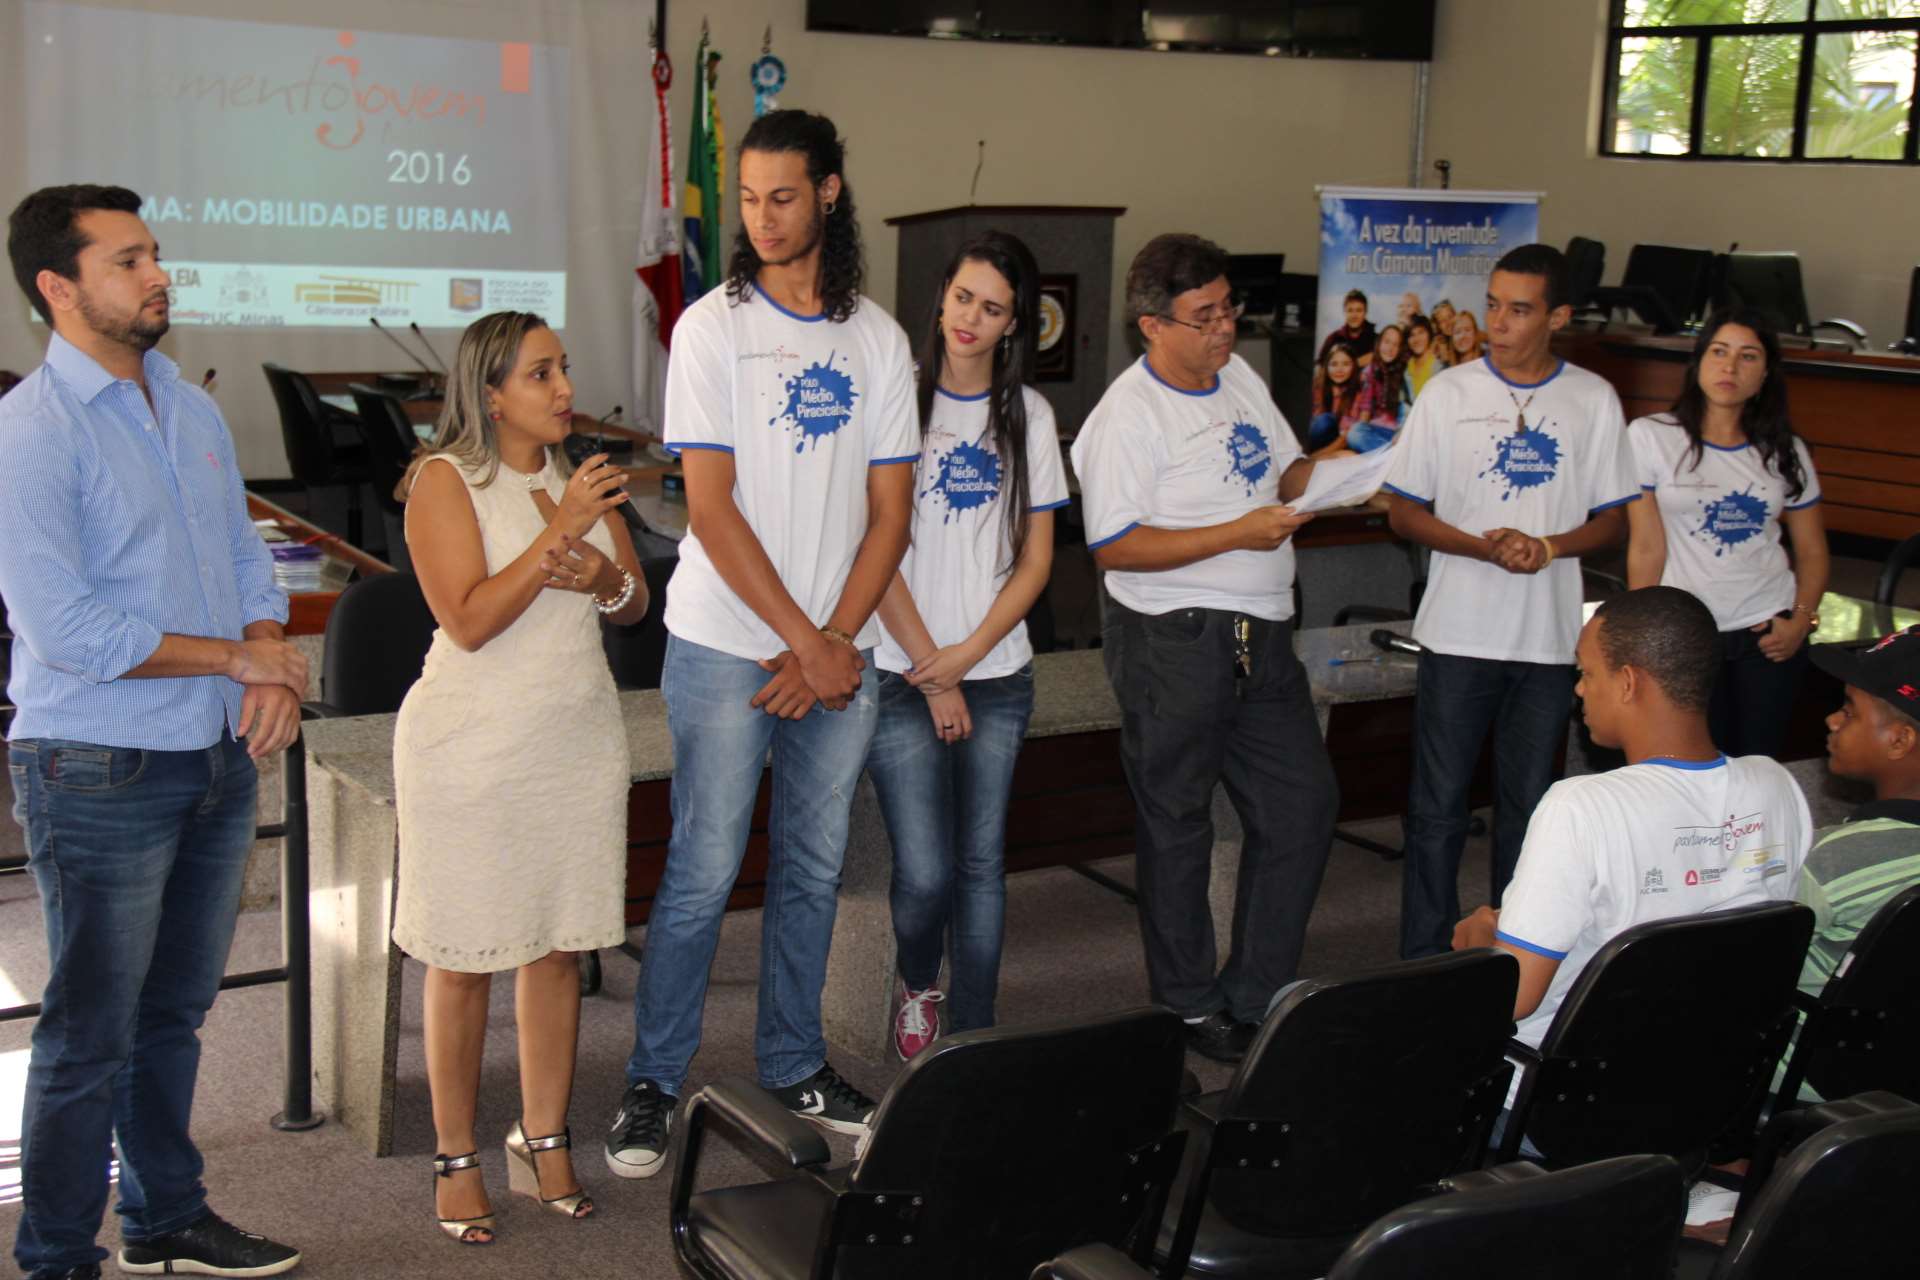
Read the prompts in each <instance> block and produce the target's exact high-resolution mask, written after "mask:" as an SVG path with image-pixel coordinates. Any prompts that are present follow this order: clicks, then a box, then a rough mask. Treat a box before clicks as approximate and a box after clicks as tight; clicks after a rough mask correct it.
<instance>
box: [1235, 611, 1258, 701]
mask: <svg viewBox="0 0 1920 1280" xmlns="http://www.w3.org/2000/svg"><path fill="white" fill-rule="evenodd" d="M1233 665H1234V668H1235V672H1236V674H1235V676H1234V681H1233V691H1234V693H1235V694H1236V695H1238V694H1239V692H1240V682H1241V681H1242V680H1247V679H1251V678H1252V676H1253V623H1252V622H1250V621H1248V619H1247V616H1246V615H1245V614H1235V615H1234V619H1233Z"/></svg>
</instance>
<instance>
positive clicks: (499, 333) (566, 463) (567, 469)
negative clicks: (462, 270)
mask: <svg viewBox="0 0 1920 1280" xmlns="http://www.w3.org/2000/svg"><path fill="white" fill-rule="evenodd" d="M546 327H547V322H546V321H545V320H544V319H543V318H541V317H540V316H537V315H535V314H534V313H533V312H531V311H495V312H494V313H493V314H491V315H484V316H481V317H480V318H479V319H478V320H475V321H474V322H473V323H472V324H470V325H468V326H467V330H466V332H465V333H463V334H461V335H460V349H459V350H458V351H457V352H456V353H455V354H454V357H453V372H452V374H450V375H449V376H448V378H447V395H446V399H445V400H444V401H442V402H441V405H440V417H439V420H438V421H437V422H435V424H434V428H433V440H432V442H431V443H429V444H428V445H427V446H426V448H425V449H423V450H422V451H421V453H420V455H419V456H418V457H416V458H415V459H414V460H413V465H412V466H410V467H408V468H407V477H406V480H405V482H404V484H403V485H402V486H401V487H402V489H403V491H404V492H407V493H411V492H412V491H413V479H414V477H415V476H416V475H418V474H419V471H420V464H421V463H422V462H425V461H426V460H427V459H428V458H430V457H433V456H436V455H439V454H445V455H447V456H448V457H450V458H452V459H453V461H454V462H455V463H456V464H457V465H458V466H459V467H460V469H461V470H462V471H465V472H468V473H473V472H478V473H479V480H478V481H477V486H478V487H479V488H482V489H484V488H486V487H487V486H488V485H490V484H492V483H493V481H494V478H495V477H497V476H498V475H499V474H500V435H499V431H498V430H497V429H496V428H495V426H494V422H493V417H492V415H490V414H489V413H488V412H487V391H488V390H489V389H490V388H491V389H496V390H497V389H498V388H499V387H500V386H501V384H503V383H504V382H506V380H507V375H508V374H510V373H512V372H513V366H514V364H515V363H516V362H517V361H518V360H519V359H520V344H521V343H522V342H524V341H525V340H526V337H527V335H528V334H529V333H532V332H533V331H534V330H536V329H544V328H546ZM547 452H548V453H549V454H550V455H551V457H552V459H553V464H554V466H555V468H556V469H558V471H559V472H560V474H561V475H562V476H566V475H569V474H571V473H572V471H573V464H572V461H571V460H570V459H569V458H568V457H567V451H566V450H565V449H562V448H557V447H556V448H550V449H548V451H547Z"/></svg>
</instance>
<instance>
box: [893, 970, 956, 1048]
mask: <svg viewBox="0 0 1920 1280" xmlns="http://www.w3.org/2000/svg"><path fill="white" fill-rule="evenodd" d="M900 992H901V997H900V1012H898V1013H896V1014H895V1015H894V1016H893V1049H894V1052H895V1053H898V1054H899V1055H900V1061H902V1062H911V1061H913V1055H914V1054H916V1053H919V1052H920V1051H921V1050H922V1049H924V1048H926V1047H927V1046H928V1045H930V1044H932V1043H933V1042H934V1041H935V1040H937V1039H939V1038H940V1011H939V1010H938V1009H935V1008H934V1007H933V1006H934V1005H936V1004H939V1003H940V1002H941V1001H942V1000H945V999H946V998H947V997H946V993H944V992H943V991H941V990H940V988H938V987H928V988H927V989H926V990H925V991H910V990H908V989H907V984H906V983H904V982H902V983H901V984H900Z"/></svg>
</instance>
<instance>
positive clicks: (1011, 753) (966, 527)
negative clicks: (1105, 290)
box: [867, 231, 1068, 1059]
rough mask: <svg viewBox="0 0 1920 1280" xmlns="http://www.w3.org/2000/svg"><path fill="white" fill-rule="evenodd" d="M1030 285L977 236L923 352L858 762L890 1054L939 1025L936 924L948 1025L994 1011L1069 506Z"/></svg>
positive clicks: (1020, 250)
mask: <svg viewBox="0 0 1920 1280" xmlns="http://www.w3.org/2000/svg"><path fill="white" fill-rule="evenodd" d="M1039 293H1040V290H1039V271H1038V268H1037V267H1036V266H1035V265H1034V260H1033V255H1032V254H1031V253H1030V252H1028V250H1027V247H1026V246H1025V245H1024V244H1022V243H1021V242H1020V241H1019V240H1017V239H1015V238H1014V237H1013V236H1010V235H1006V234H1003V233H1001V232H997V231H989V232H986V233H984V234H983V235H980V236H978V237H976V238H975V239H973V240H971V241H969V242H968V243H967V244H965V245H963V246H961V248H960V251H959V252H958V253H957V254H955V255H954V258H953V261H952V262H951V263H949V264H948V267H947V270H946V272H945V274H944V276H943V277H942V280H941V285H940V294H939V303H938V307H937V310H936V311H935V314H934V318H933V325H932V328H931V330H930V332H929V333H928V336H927V342H926V345H925V347H924V348H923V351H922V355H921V359H920V384H919V392H920V421H921V452H920V463H919V474H918V476H917V479H916V483H915V485H914V494H915V496H914V511H913V544H912V546H911V548H910V549H909V550H908V552H907V555H906V558H905V559H904V560H902V561H901V564H900V571H899V573H897V574H896V575H895V576H894V579H893V585H892V586H891V587H890V588H889V589H888V591H887V594H886V597H885V598H884V599H883V600H882V601H881V602H880V610H879V613H880V624H881V628H882V632H883V634H882V637H881V644H880V648H879V651H878V653H877V654H876V655H875V665H877V666H878V667H879V668H880V671H881V676H880V723H879V727H878V728H877V729H876V730H875V732H874V736H873V746H872V748H871V750H870V753H869V755H868V758H867V770H868V772H869V773H871V774H872V776H873V782H874V788H875V791H876V792H877V793H878V795H879V799H880V809H881V813H882V815H883V816H884V817H885V819H886V824H887V835H888V838H889V839H890V840H891V842H892V844H893V889H892V906H893V929H894V936H895V940H896V942H897V943H898V946H899V953H900V976H901V982H902V986H903V991H902V995H901V1004H900V1009H899V1012H898V1014H897V1016H896V1018H895V1021H894V1047H895V1048H896V1049H897V1050H898V1051H899V1054H900V1056H901V1058H902V1059H908V1058H911V1057H913V1055H914V1054H916V1053H918V1052H919V1051H920V1050H921V1049H924V1048H925V1047H926V1046H927V1045H929V1044H931V1043H932V1042H933V1040H934V1038H935V1037H936V1036H937V1035H938V1034H939V1015H938V1013H937V1011H936V1010H935V1009H934V1006H935V1005H936V1004H938V1003H940V1002H942V1001H944V1000H947V999H948V997H947V996H946V995H945V994H943V993H942V992H941V991H940V989H939V987H938V986H937V982H938V979H939V976H940V961H941V953H942V951H943V950H944V946H945V942H946V935H947V926H948V923H949V921H951V923H952V926H953V955H952V963H951V972H950V983H949V985H950V987H951V989H952V998H951V1002H950V1003H949V1006H948V1008H949V1017H948V1022H949V1026H950V1027H951V1029H953V1030H955V1031H965V1030H970V1029H973V1028H977V1027H988V1026H992V1025H993V1020H994V1018H993V998H994V990H995V988H996V987H997V986H998V983H999V973H1000V944H1001V935H1002V927H1003V921H1004V916H1005V912H1006V880H1005V875H1006V868H1005V862H1006V858H1005V844H1006V825H1007V797H1008V793H1009V791H1010V789H1011V788H1012V785H1013V765H1014V761H1015V759H1016V758H1017V757H1018V755H1019V753H1020V744H1021V742H1022V740H1023V739H1024V738H1025V737H1026V732H1027V720H1028V717H1029V716H1030V715H1031V713H1032V711H1033V665H1032V661H1031V659H1032V657H1033V647H1032V645H1030V644H1029V643H1028V641H1027V633H1026V623H1025V621H1024V620H1025V618H1026V616H1027V611H1028V610H1029V609H1031V608H1032V607H1033V603H1034V601H1035V600H1037V599H1038V598H1039V596H1040V593H1041V592H1042V591H1043V590H1045V589H1046V585H1047V576H1048V574H1049V572H1050V571H1051V569H1052V565H1053V512H1054V510H1055V509H1056V508H1058V507H1063V506H1065V505H1066V504H1067V501H1068V497H1067V485H1066V475H1065V468H1064V466H1063V465H1062V463H1061V460H1060V446H1059V442H1058V440H1057V439H1056V437H1055V432H1054V423H1053V411H1052V410H1051V409H1050V408H1049V407H1048V406H1047V402H1046V401H1045V400H1044V399H1042V398H1041V397H1040V395H1039V393H1037V392H1035V391H1034V390H1033V389H1032V388H1031V387H1028V386H1025V385H1024V384H1023V381H1022V375H1023V374H1024V373H1025V371H1026V369H1027V367H1028V365H1029V363H1030V361H1031V358H1032V353H1033V350H1034V348H1033V338H1034V336H1035V335H1036V334H1037V333H1038V330H1039Z"/></svg>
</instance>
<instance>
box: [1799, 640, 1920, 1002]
mask: <svg viewBox="0 0 1920 1280" xmlns="http://www.w3.org/2000/svg"><path fill="white" fill-rule="evenodd" d="M1812 655H1813V663H1814V665H1815V666H1817V667H1819V668H1820V669H1821V670H1822V671H1825V672H1827V673H1828V674H1830V675H1833V676H1835V677H1837V678H1839V679H1840V680H1842V681H1844V682H1845V684H1846V686H1847V688H1846V701H1844V702H1843V703H1841V704H1840V709H1839V710H1838V711H1835V712H1834V713H1833V714H1832V715H1830V716H1828V717H1827V767H1828V768H1830V769H1831V770H1833V772H1834V774H1835V775H1836V776H1838V777H1842V778H1855V779H1858V780H1860V781H1863V782H1871V783H1872V784H1873V799H1872V800H1871V801H1870V802H1868V803H1867V804H1864V805H1861V806H1860V807H1859V808H1858V809H1856V810H1854V812H1853V815H1852V816H1851V817H1850V818H1848V819H1847V821H1845V822H1843V823H1841V824H1839V825H1838V826H1833V827H1825V828H1822V829H1821V830H1819V831H1816V832H1814V842H1813V851H1812V852H1811V853H1809V854H1808V855H1807V862H1806V867H1805V869H1804V870H1803V871H1802V873H1801V879H1800V887H1799V889H1798V890H1797V891H1796V893H1795V896H1796V897H1797V898H1798V899H1799V900H1800V901H1801V902H1804V903H1806V904H1807V905H1808V906H1810V907H1812V908H1813V911H1814V921H1815V922H1814V930H1813V945H1812V946H1810V947H1808V948H1807V961H1806V967H1805V968H1803V969H1802V970H1801V971H1800V989H1801V990H1803V991H1805V992H1807V993H1809V994H1811V995H1818V994H1819V993H1820V990H1821V988H1823V987H1825V986H1826V985H1827V979H1828V978H1830V977H1832V976H1833V971H1834V968H1835V967H1836V966H1837V965H1839V963H1840V960H1841V958H1842V957H1844V956H1845V955H1846V954H1847V948H1848V947H1850V946H1852V945H1853V940H1854V939H1855V938H1856V937H1858V936H1859V934H1860V930H1861V929H1863V928H1865V927H1866V923H1867V921H1869V920H1871V919H1873V915H1874V912H1876V911H1878V910H1879V909H1880V908H1881V907H1882V906H1884V905H1885V904H1886V903H1887V901H1888V900H1890V899H1891V898H1893V897H1894V896H1895V895H1896V894H1898V893H1900V892H1901V891H1902V890H1904V889H1906V888H1907V887H1909V886H1910V885H1914V884H1920V626H1912V627H1908V628H1907V629H1906V630H1904V631H1896V632H1894V633H1893V634H1892V635H1890V636H1887V637H1885V638H1884V639H1882V640H1881V641H1880V643H1878V644H1876V645H1874V646H1873V647H1872V648H1871V649H1867V650H1864V651H1863V650H1859V649H1848V648H1843V647H1842V646H1840V645H1837V644H1822V645H1815V646H1814V647H1813V649H1812Z"/></svg>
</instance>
